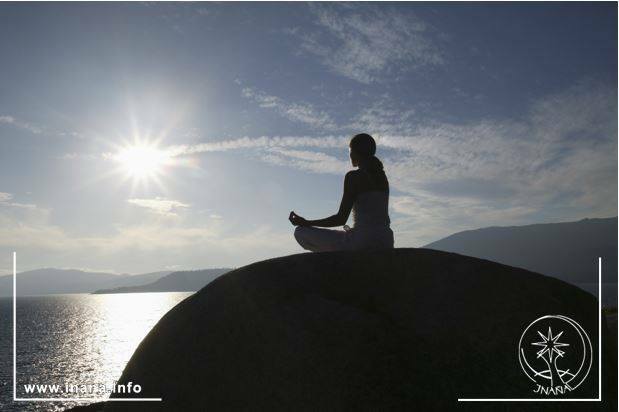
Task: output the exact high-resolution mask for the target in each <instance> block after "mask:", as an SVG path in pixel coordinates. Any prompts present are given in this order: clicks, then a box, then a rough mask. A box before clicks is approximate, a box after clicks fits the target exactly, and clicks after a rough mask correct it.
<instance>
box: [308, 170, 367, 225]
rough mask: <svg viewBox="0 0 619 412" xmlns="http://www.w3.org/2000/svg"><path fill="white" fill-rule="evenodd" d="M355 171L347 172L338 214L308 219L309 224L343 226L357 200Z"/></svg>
mask: <svg viewBox="0 0 619 412" xmlns="http://www.w3.org/2000/svg"><path fill="white" fill-rule="evenodd" d="M353 179H354V175H353V172H352V171H351V172H348V173H346V177H345V178H344V194H343V195H342V201H341V202H340V209H339V210H338V211H337V213H336V214H334V215H332V216H329V217H326V218H324V219H317V220H306V221H305V222H306V225H307V226H318V227H336V226H343V225H344V224H346V221H347V220H348V216H350V211H351V210H352V205H353V203H354V201H355V186H354V180H353Z"/></svg>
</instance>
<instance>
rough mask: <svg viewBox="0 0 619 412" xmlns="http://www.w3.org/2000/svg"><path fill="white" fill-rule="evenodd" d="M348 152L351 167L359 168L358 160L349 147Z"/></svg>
mask: <svg viewBox="0 0 619 412" xmlns="http://www.w3.org/2000/svg"><path fill="white" fill-rule="evenodd" d="M348 150H349V152H350V163H352V165H353V167H357V166H359V160H358V158H357V154H356V153H355V152H354V151H353V150H352V149H351V148H350V147H349V148H348Z"/></svg>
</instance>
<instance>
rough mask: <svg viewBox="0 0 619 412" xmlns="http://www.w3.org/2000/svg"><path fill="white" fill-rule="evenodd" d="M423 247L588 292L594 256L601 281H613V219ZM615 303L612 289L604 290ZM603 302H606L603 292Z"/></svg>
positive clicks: (508, 230)
mask: <svg viewBox="0 0 619 412" xmlns="http://www.w3.org/2000/svg"><path fill="white" fill-rule="evenodd" d="M424 248H428V249H436V250H442V251H445V252H455V253H459V254H462V255H468V256H474V257H477V258H482V259H487V260H492V261H495V262H499V263H503V264H506V265H510V266H516V267H520V268H524V269H527V270H531V271H534V272H538V273H542V274H545V275H548V276H552V277H555V278H558V279H561V280H564V281H566V282H569V283H572V284H575V285H578V286H581V287H583V288H584V289H586V290H589V291H593V290H595V289H596V285H597V276H598V275H597V258H598V256H601V257H602V261H603V265H602V269H603V270H602V277H603V282H604V283H607V284H608V283H612V284H614V285H616V283H617V218H616V217H612V218H605V219H583V220H580V221H577V222H565V223H547V224H535V225H527V226H510V227H488V228H483V229H477V230H467V231H464V232H459V233H456V234H453V235H451V236H448V237H446V238H444V239H441V240H439V241H436V242H433V243H430V244H428V245H426V246H424ZM608 290H609V292H612V295H611V296H612V297H613V299H612V300H613V301H614V305H616V302H617V297H616V287H609V288H608ZM603 295H606V298H604V297H603V300H604V301H605V302H607V301H608V300H607V298H610V297H611V296H609V295H608V294H607V293H604V292H603Z"/></svg>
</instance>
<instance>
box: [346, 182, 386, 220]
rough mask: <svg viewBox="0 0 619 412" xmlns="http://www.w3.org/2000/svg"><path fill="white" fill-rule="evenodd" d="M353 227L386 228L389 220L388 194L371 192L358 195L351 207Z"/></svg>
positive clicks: (380, 191) (378, 191)
mask: <svg viewBox="0 0 619 412" xmlns="http://www.w3.org/2000/svg"><path fill="white" fill-rule="evenodd" d="M352 212H353V227H354V228H355V229H359V228H388V227H389V225H390V224H391V220H390V219H389V192H387V191H383V190H371V191H367V192H362V193H359V194H358V195H357V196H356V198H355V201H354V203H353V206H352Z"/></svg>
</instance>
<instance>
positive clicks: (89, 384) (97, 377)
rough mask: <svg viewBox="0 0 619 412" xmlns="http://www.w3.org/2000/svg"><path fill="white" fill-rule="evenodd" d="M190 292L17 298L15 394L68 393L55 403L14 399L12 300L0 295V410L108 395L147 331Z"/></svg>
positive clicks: (48, 407) (62, 405)
mask: <svg viewBox="0 0 619 412" xmlns="http://www.w3.org/2000/svg"><path fill="white" fill-rule="evenodd" d="M191 294H192V292H170V293H128V294H110V295H90V294H71V295H49V296H32V297H19V298H18V299H17V397H18V398H33V397H37V398H49V397H55V398H67V401H59V402H13V401H12V399H13V321H12V317H13V312H12V304H13V301H12V298H0V410H1V411H62V410H65V409H67V408H69V407H72V406H74V405H77V404H78V403H76V402H71V401H70V400H68V399H69V398H72V397H95V396H96V397H104V398H106V397H108V396H109V392H110V391H111V390H113V388H114V383H115V381H116V380H117V379H118V378H120V375H121V373H122V371H123V369H124V367H125V365H126V363H127V362H128V361H129V359H130V357H131V355H132V354H133V352H134V351H135V349H136V348H137V347H138V345H139V344H140V342H141V341H142V339H143V338H144V337H145V336H146V334H147V333H148V332H149V331H150V330H151V328H152V327H153V326H154V325H155V324H156V323H157V321H159V319H161V317H162V316H163V315H164V314H165V313H166V312H168V311H169V310H170V309H171V308H172V307H174V306H175V305H176V304H178V303H179V302H180V301H182V300H183V299H185V298H187V297H188V296H190V295H191ZM37 385H38V386H37ZM50 391H51V392H54V393H53V394H51V393H50ZM79 404H82V405H83V404H84V403H79Z"/></svg>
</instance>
